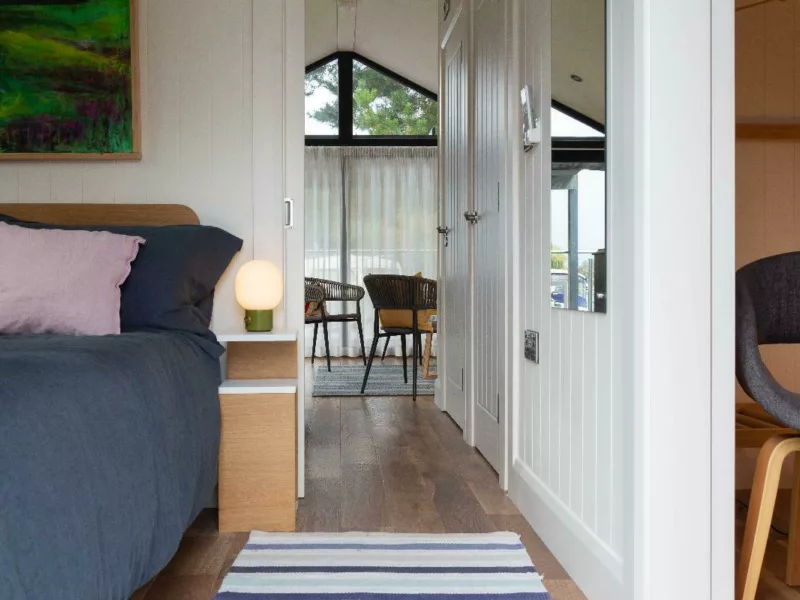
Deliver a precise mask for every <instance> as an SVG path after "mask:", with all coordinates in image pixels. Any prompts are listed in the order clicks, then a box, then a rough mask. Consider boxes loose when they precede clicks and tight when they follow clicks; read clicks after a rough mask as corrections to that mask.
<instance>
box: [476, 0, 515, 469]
mask: <svg viewBox="0 0 800 600" xmlns="http://www.w3.org/2000/svg"><path fill="white" fill-rule="evenodd" d="M506 6H507V3H505V2H498V1H497V0H485V1H484V2H480V3H478V4H476V6H475V12H474V28H473V35H474V38H473V48H474V50H473V56H474V61H475V146H474V148H475V158H474V165H475V171H474V176H475V188H474V190H475V192H474V196H475V211H476V213H477V215H476V217H477V221H475V222H474V224H473V225H471V227H472V229H473V236H474V237H473V240H474V244H475V249H474V257H475V259H474V260H475V280H474V284H473V285H474V288H473V293H474V297H473V311H474V314H473V319H472V327H473V354H472V361H473V375H474V378H473V393H472V402H471V407H470V411H471V415H470V416H471V419H470V421H471V423H472V427H471V428H470V432H471V434H472V436H473V439H472V440H470V441H471V442H472V443H473V444H474V445H475V446H476V447H477V448H478V450H479V451H480V452H481V454H483V455H484V457H485V458H486V460H488V461H489V464H491V465H492V466H493V467H494V468H495V470H496V471H499V470H500V468H501V465H500V454H501V453H500V411H501V407H502V403H503V401H504V398H503V395H504V377H505V353H504V339H505V335H504V333H505V322H504V321H505V319H504V314H505V313H504V307H505V290H506V287H507V286H506V283H505V268H504V249H505V245H506V241H505V207H506V198H505V183H506V179H507V178H506V172H505V169H506V167H505V165H506V161H505V143H506V138H507V130H506V127H505V106H506V89H507V88H506V35H505V33H506V32H505V23H506V21H505V10H506Z"/></svg>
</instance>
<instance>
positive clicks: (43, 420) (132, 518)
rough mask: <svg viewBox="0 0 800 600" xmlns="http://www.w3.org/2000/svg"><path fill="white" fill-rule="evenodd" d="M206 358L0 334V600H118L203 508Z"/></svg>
mask: <svg viewBox="0 0 800 600" xmlns="http://www.w3.org/2000/svg"><path fill="white" fill-rule="evenodd" d="M219 352H220V349H219V348H218V347H217V346H216V345H212V344H210V343H209V342H208V341H207V340H202V339H200V338H197V337H195V336H192V335H189V334H183V333H173V332H170V333H167V332H138V333H124V334H122V335H120V336H108V337H63V336H21V337H3V336H0V599H2V600H21V599H25V600H50V599H52V600H56V599H58V600H72V599H74V600H116V599H119V600H127V599H128V598H129V597H130V595H131V594H132V593H133V591H135V590H136V589H137V588H138V587H140V586H141V585H143V584H144V583H146V582H147V581H148V580H149V579H150V578H152V577H153V576H154V575H155V574H156V573H157V572H158V571H159V570H160V569H162V568H163V567H164V566H165V565H166V564H167V562H169V560H170V558H171V557H172V556H173V554H174V553H175V551H176V550H177V549H178V544H179V542H180V540H181V536H182V534H183V532H184V531H185V529H186V528H187V527H188V525H189V524H190V523H191V522H192V520H193V519H194V518H195V517H196V516H197V514H198V512H199V511H200V510H201V509H202V508H203V507H204V506H205V505H206V503H207V502H208V501H209V500H210V499H211V497H212V494H213V491H214V486H215V485H216V481H217V458H218V452H219V431H220V426H219V425H220V424H219V401H218V397H217V389H218V385H219V363H218V356H219Z"/></svg>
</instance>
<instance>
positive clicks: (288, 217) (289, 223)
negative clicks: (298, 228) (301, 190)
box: [283, 198, 294, 229]
mask: <svg viewBox="0 0 800 600" xmlns="http://www.w3.org/2000/svg"><path fill="white" fill-rule="evenodd" d="M283 226H284V227H285V228H286V229H294V200H292V199H291V198H284V199H283Z"/></svg>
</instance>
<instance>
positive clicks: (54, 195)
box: [50, 164, 83, 203]
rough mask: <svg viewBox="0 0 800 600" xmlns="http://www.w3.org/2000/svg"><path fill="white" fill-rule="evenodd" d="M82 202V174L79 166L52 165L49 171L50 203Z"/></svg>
mask: <svg viewBox="0 0 800 600" xmlns="http://www.w3.org/2000/svg"><path fill="white" fill-rule="evenodd" d="M82 201H83V173H82V172H81V168H80V166H77V168H76V166H75V165H68V164H54V165H53V166H52V167H51V169H50V202H61V203H69V202H72V203H75V202H82Z"/></svg>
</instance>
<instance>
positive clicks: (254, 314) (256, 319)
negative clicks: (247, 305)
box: [244, 310, 272, 331]
mask: <svg viewBox="0 0 800 600" xmlns="http://www.w3.org/2000/svg"><path fill="white" fill-rule="evenodd" d="M244 328H245V329H246V330H247V331H272V311H271V310H246V311H244Z"/></svg>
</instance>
